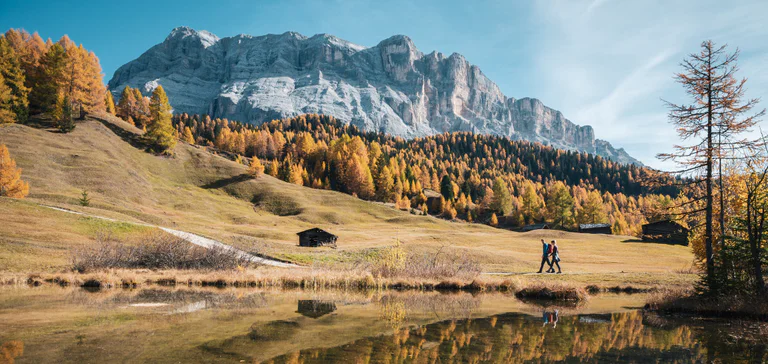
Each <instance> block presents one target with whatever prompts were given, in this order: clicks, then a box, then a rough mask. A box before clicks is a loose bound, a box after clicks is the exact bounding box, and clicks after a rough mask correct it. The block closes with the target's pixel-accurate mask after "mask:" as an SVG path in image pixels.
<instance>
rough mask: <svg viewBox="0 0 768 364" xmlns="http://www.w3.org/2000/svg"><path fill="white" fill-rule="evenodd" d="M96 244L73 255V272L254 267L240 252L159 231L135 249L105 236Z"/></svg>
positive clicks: (98, 238) (146, 237)
mask: <svg viewBox="0 0 768 364" xmlns="http://www.w3.org/2000/svg"><path fill="white" fill-rule="evenodd" d="M97 241H98V245H97V246H96V247H93V248H88V249H79V250H76V251H75V252H74V253H73V255H72V269H74V270H75V271H78V272H80V273H83V272H86V271H90V270H94V269H104V268H149V269H212V270H225V269H235V268H237V267H247V266H249V265H252V264H253V263H252V262H251V261H250V260H249V259H248V257H246V256H243V255H242V254H241V253H239V252H237V251H233V250H229V249H225V248H221V247H213V248H210V249H207V248H203V247H199V246H196V245H192V244H190V243H189V242H187V241H185V240H183V239H181V238H178V237H175V236H172V235H169V234H165V233H162V232H159V231H155V232H153V233H150V234H148V235H147V236H145V237H144V238H143V239H142V240H141V241H140V242H139V243H138V244H137V245H133V246H128V245H124V244H122V243H120V242H118V241H115V240H114V239H112V238H111V236H109V235H104V234H100V235H99V236H97Z"/></svg>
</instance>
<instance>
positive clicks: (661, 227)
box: [643, 220, 690, 245]
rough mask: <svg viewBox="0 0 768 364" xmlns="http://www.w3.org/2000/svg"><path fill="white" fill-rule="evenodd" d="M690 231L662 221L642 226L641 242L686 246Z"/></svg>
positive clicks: (675, 223)
mask: <svg viewBox="0 0 768 364" xmlns="http://www.w3.org/2000/svg"><path fill="white" fill-rule="evenodd" d="M689 232H690V231H689V230H688V229H687V228H686V227H684V226H683V225H680V224H678V223H677V222H674V221H672V220H662V221H657V222H652V223H650V224H645V225H643V241H654V242H659V243H668V244H680V245H688V233H689Z"/></svg>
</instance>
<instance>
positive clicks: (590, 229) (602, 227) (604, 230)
mask: <svg viewBox="0 0 768 364" xmlns="http://www.w3.org/2000/svg"><path fill="white" fill-rule="evenodd" d="M579 232H580V233H585V234H609V235H610V234H613V231H611V224H579Z"/></svg>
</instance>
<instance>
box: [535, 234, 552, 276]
mask: <svg viewBox="0 0 768 364" xmlns="http://www.w3.org/2000/svg"><path fill="white" fill-rule="evenodd" d="M541 247H542V249H543V252H542V253H541V267H539V272H538V273H541V271H542V270H543V269H544V263H546V264H547V265H548V266H549V269H552V263H551V262H550V261H549V244H547V242H546V241H544V239H541ZM549 269H547V270H549Z"/></svg>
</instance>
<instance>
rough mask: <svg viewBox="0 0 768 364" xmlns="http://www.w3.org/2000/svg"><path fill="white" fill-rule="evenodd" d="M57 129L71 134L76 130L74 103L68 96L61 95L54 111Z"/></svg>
mask: <svg viewBox="0 0 768 364" xmlns="http://www.w3.org/2000/svg"><path fill="white" fill-rule="evenodd" d="M51 114H52V116H53V120H54V121H55V122H56V127H57V128H59V130H60V131H61V132H62V133H69V132H70V131H72V130H74V129H75V120H74V118H73V116H72V102H71V101H70V99H69V95H67V94H59V96H58V98H57V100H56V105H55V106H54V109H53V111H52V113H51Z"/></svg>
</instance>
